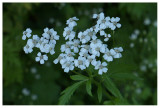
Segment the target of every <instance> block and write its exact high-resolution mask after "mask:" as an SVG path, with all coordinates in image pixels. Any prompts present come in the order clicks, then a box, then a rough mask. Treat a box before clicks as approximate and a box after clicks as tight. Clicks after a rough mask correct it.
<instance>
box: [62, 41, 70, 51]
mask: <svg viewBox="0 0 160 108" xmlns="http://www.w3.org/2000/svg"><path fill="white" fill-rule="evenodd" d="M61 52H66V53H67V52H71V43H70V42H66V44H63V45H61Z"/></svg>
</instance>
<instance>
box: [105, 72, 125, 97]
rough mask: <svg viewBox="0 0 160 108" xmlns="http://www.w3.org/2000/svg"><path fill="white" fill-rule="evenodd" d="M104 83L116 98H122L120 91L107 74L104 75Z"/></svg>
mask: <svg viewBox="0 0 160 108" xmlns="http://www.w3.org/2000/svg"><path fill="white" fill-rule="evenodd" d="M104 78H105V79H104V85H105V87H106V88H107V89H108V90H109V91H110V92H111V93H112V94H113V95H114V96H115V97H118V98H122V95H121V93H120V91H119V90H118V88H117V87H116V86H115V84H114V83H113V81H112V80H111V79H110V78H109V77H108V76H107V75H105V76H104Z"/></svg>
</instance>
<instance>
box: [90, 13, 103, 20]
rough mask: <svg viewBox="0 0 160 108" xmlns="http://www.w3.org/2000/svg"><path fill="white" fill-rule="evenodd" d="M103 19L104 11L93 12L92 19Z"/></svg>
mask: <svg viewBox="0 0 160 108" xmlns="http://www.w3.org/2000/svg"><path fill="white" fill-rule="evenodd" d="M95 18H97V19H104V13H103V12H101V13H100V14H93V19H95Z"/></svg>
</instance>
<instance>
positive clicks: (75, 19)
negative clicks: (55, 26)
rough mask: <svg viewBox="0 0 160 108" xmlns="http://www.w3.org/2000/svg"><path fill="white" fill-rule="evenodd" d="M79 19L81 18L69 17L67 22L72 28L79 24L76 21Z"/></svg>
mask: <svg viewBox="0 0 160 108" xmlns="http://www.w3.org/2000/svg"><path fill="white" fill-rule="evenodd" d="M78 20H79V19H78V18H76V17H73V18H69V19H68V20H67V23H66V24H68V25H69V27H70V28H73V27H74V26H76V25H77V23H76V22H75V21H78Z"/></svg>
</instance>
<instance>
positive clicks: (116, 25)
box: [110, 17, 121, 30]
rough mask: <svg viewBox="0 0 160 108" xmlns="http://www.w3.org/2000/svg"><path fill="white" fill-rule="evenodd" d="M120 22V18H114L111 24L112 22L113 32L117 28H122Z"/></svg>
mask: <svg viewBox="0 0 160 108" xmlns="http://www.w3.org/2000/svg"><path fill="white" fill-rule="evenodd" d="M119 21H120V18H119V17H116V18H114V17H112V18H111V22H112V23H111V24H110V28H111V30H115V29H116V27H117V28H120V27H121V24H120V23H118V22H119Z"/></svg>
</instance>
